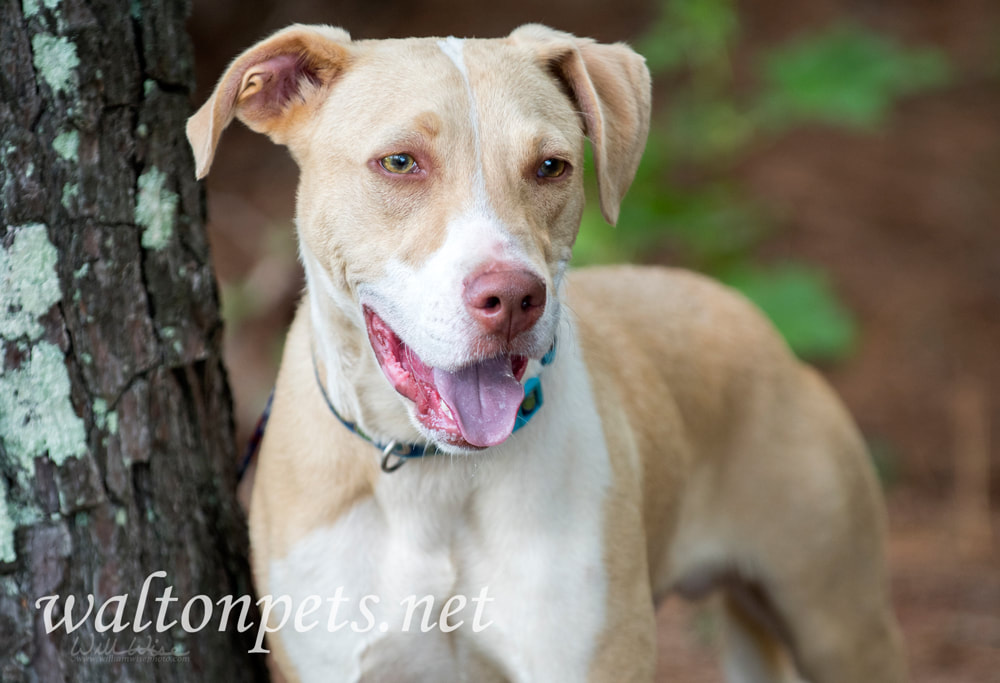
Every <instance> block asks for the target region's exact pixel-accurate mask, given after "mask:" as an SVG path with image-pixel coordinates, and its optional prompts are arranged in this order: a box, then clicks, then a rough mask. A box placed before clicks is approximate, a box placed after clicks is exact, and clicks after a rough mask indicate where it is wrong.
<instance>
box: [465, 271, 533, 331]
mask: <svg viewBox="0 0 1000 683" xmlns="http://www.w3.org/2000/svg"><path fill="white" fill-rule="evenodd" d="M465 307H466V308H467V309H468V310H469V313H470V314H471V315H472V317H473V318H475V319H476V321H477V322H478V323H479V324H480V325H481V326H482V328H483V331H484V332H486V333H487V334H493V335H497V336H500V337H503V338H505V339H506V340H507V341H511V340H513V339H514V337H516V336H517V335H519V334H521V333H522V332H524V331H525V330H527V329H529V328H530V327H531V326H532V325H534V324H535V323H536V322H537V321H538V319H539V318H540V317H541V316H542V311H544V310H545V283H544V282H543V281H542V280H541V278H539V277H538V276H537V275H534V274H532V273H529V272H528V271H526V270H493V271H488V272H485V273H481V274H480V275H476V276H473V278H472V279H471V280H470V281H469V282H468V283H467V284H466V285H465Z"/></svg>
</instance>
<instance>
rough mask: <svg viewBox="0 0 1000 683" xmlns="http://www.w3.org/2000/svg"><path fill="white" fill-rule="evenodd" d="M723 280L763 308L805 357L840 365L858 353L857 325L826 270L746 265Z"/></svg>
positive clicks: (740, 265)
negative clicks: (853, 353)
mask: <svg viewBox="0 0 1000 683" xmlns="http://www.w3.org/2000/svg"><path fill="white" fill-rule="evenodd" d="M720 279H721V280H722V281H723V282H725V283H726V284H727V285H730V286H732V287H735V288H736V289H738V290H740V291H741V292H743V293H744V294H745V295H746V296H747V297H748V298H749V299H750V300H751V301H753V302H754V303H756V304H757V305H758V306H760V308H761V309H763V310H764V311H765V312H766V313H767V314H768V315H769V316H770V317H771V320H772V321H773V322H774V324H775V326H777V328H778V329H779V330H781V332H782V334H784V336H785V339H786V341H787V342H788V344H789V346H791V347H792V348H793V349H795V350H796V351H797V352H798V353H799V354H800V355H802V356H806V357H809V358H827V359H831V360H838V359H840V358H842V357H844V356H846V355H848V354H849V353H850V352H851V350H852V349H853V346H854V340H855V336H856V334H855V324H854V319H853V318H852V317H851V315H850V313H849V312H848V311H847V309H846V308H845V307H844V306H843V304H841V302H840V301H839V300H838V299H837V295H836V294H835V293H834V291H833V289H832V288H831V287H830V283H829V282H828V281H827V278H826V277H825V275H824V273H823V272H822V271H821V270H819V269H817V268H814V267H810V266H807V265H804V264H800V263H789V264H785V265H780V266H772V267H762V266H759V265H755V264H751V263H741V264H739V265H738V266H736V267H734V268H732V269H730V270H728V271H726V272H724V273H721V274H720Z"/></svg>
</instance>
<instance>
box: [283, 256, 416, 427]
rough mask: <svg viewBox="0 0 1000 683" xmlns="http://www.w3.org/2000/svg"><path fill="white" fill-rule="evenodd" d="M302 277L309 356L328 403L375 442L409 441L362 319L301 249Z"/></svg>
mask: <svg viewBox="0 0 1000 683" xmlns="http://www.w3.org/2000/svg"><path fill="white" fill-rule="evenodd" d="M301 257H302V263H303V266H304V268H305V274H306V294H305V296H306V300H307V302H306V303H307V306H308V310H309V328H310V333H309V337H310V345H311V349H310V352H311V353H312V354H313V360H312V361H311V362H315V363H316V366H317V368H318V373H317V375H318V376H319V378H320V381H322V382H323V384H324V388H325V390H326V394H327V396H328V397H329V399H330V403H331V404H332V405H333V407H334V409H335V410H336V411H337V413H339V415H340V416H341V417H342V418H343V419H344V420H347V421H349V422H353V423H355V424H356V425H357V426H358V428H360V429H361V430H362V431H363V432H364V433H365V434H368V435H370V436H371V437H372V439H374V440H375V441H377V442H382V443H388V442H389V441H392V440H396V441H399V442H413V441H419V440H420V434H419V433H418V432H417V430H416V428H415V427H414V426H413V424H412V423H411V422H410V419H409V416H408V415H407V412H406V409H405V407H404V406H403V404H402V403H401V401H400V400H399V397H398V396H397V395H396V392H395V391H394V390H393V389H392V387H391V386H390V385H389V383H388V382H386V380H385V378H384V377H383V376H382V370H381V369H380V368H379V366H378V363H377V362H376V360H375V357H374V355H373V354H372V352H371V349H370V346H369V343H368V337H367V332H366V331H365V324H364V319H363V318H362V315H361V312H360V310H356V309H357V306H356V305H354V302H353V299H352V298H351V297H350V296H349V295H348V293H347V292H345V291H343V290H342V289H340V288H338V287H336V286H335V284H334V283H333V281H332V280H331V279H330V276H329V275H328V274H327V273H326V271H325V270H323V268H322V266H321V265H320V264H319V263H318V262H317V261H316V259H315V258H314V257H313V256H312V255H311V254H309V253H308V250H307V249H302V250H301Z"/></svg>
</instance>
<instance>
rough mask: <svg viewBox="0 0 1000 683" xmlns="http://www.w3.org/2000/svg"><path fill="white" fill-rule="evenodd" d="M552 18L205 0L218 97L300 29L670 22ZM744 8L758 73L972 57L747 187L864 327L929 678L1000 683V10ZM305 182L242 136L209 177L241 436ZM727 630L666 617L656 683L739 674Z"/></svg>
mask: <svg viewBox="0 0 1000 683" xmlns="http://www.w3.org/2000/svg"><path fill="white" fill-rule="evenodd" d="M537 5H538V4H537V3H531V2H527V1H522V0H512V1H511V2H508V3H503V5H502V6H499V5H497V6H491V7H487V8H485V9H481V8H476V9H472V6H471V5H469V6H468V9H465V10H462V11H459V12H456V11H455V10H454V6H452V5H449V4H448V3H444V2H408V3H402V2H389V1H387V2H383V3H378V4H377V5H375V4H373V3H362V2H360V0H357V1H355V2H346V3H338V6H337V9H336V11H333V10H330V9H324V8H323V6H321V5H319V4H317V3H315V2H310V1H309V0H295V1H293V2H286V3H277V4H274V3H271V2H269V1H267V0H253V1H252V2H250V3H242V4H239V3H235V2H234V1H226V2H217V3H200V6H199V3H196V7H195V15H194V17H193V18H192V22H191V28H192V31H193V35H194V38H195V47H196V54H197V58H198V63H199V72H198V77H199V82H200V89H199V102H200V101H202V100H203V99H204V97H205V96H207V93H208V90H209V88H210V85H211V83H212V82H214V80H215V79H216V78H217V77H218V75H219V73H220V72H221V70H222V69H223V68H224V66H225V63H226V62H227V61H228V60H229V59H231V58H232V57H233V56H234V55H235V54H236V52H237V51H238V50H239V49H241V48H242V47H245V46H246V45H248V44H249V43H251V42H252V41H253V40H255V39H256V38H258V37H260V36H261V35H263V34H265V33H266V32H268V31H270V30H272V29H274V28H277V27H280V26H282V25H284V24H286V23H288V22H290V21H293V20H295V21H322V22H328V23H333V24H340V25H344V26H346V27H348V28H350V29H351V30H352V32H353V33H355V34H356V35H362V36H371V37H385V36H399V35H409V34H439V35H441V34H445V35H446V34H448V33H454V34H456V35H470V34H479V35H497V34H500V33H504V32H506V31H509V30H510V28H512V27H513V26H516V25H517V24H519V23H522V22H523V21H529V20H534V21H539V20H541V21H545V22H548V23H550V24H552V25H556V26H559V27H561V28H564V29H567V30H570V31H574V32H577V33H581V34H590V35H593V36H595V37H597V38H600V39H603V40H617V39H627V38H628V37H630V36H634V35H636V34H637V33H638V31H639V30H641V28H642V27H643V26H644V25H645V24H646V23H647V22H648V21H649V19H650V17H652V16H653V9H652V7H651V5H650V3H649V2H645V1H640V0H620V1H619V2H616V3H601V2H595V1H593V0H590V1H584V2H578V3H574V2H570V0H554V1H553V2H551V3H546V5H545V7H544V9H542V10H539V8H538V6H537ZM740 5H741V9H742V19H743V22H744V29H745V32H746V40H745V41H744V44H743V45H741V48H740V55H739V56H740V58H750V57H752V55H753V54H754V53H755V51H757V50H759V49H760V47H761V46H762V45H766V44H770V43H772V42H773V41H775V40H779V39H782V38H785V37H787V36H789V35H792V34H793V33H795V32H796V31H798V30H801V29H803V28H809V27H821V26H824V25H827V24H828V23H830V22H832V21H840V20H843V19H845V18H849V19H851V20H853V21H858V22H863V23H865V24H867V25H870V26H873V27H875V28H877V29H881V30H884V31H888V32H890V33H892V34H894V35H896V36H897V37H899V38H900V39H901V40H903V41H904V42H907V43H916V44H933V45H937V46H939V47H941V48H943V49H944V50H946V52H947V54H948V55H949V56H950V57H951V59H952V61H953V64H954V71H955V73H954V76H953V81H954V82H953V84H952V85H950V86H948V87H947V88H946V89H945V90H943V91H941V92H937V93H932V94H927V95H923V96H919V97H915V98H912V99H909V100H907V101H906V102H904V103H903V104H902V105H901V106H900V107H899V109H898V110H897V111H896V112H895V113H894V114H893V116H892V118H891V120H890V121H889V123H888V125H887V126H886V127H885V129H884V130H882V131H880V132H878V133H874V134H860V133H846V132H843V131H836V130H832V129H828V128H810V129H804V130H800V131H797V132H795V133H794V134H792V135H788V136H786V137H784V138H782V139H780V140H777V141H773V142H770V143H769V144H767V145H766V146H762V147H761V148H760V149H758V150H757V151H756V152H755V153H754V154H753V155H752V156H751V158H749V159H747V160H746V161H745V162H743V163H742V164H741V165H740V167H739V168H738V175H739V178H740V179H741V180H742V182H743V183H744V186H745V187H746V188H747V189H748V191H749V192H750V193H751V194H752V195H753V196H754V197H756V198H757V199H759V200H760V201H761V202H762V203H764V204H765V205H766V206H768V207H770V208H771V210H772V211H773V212H774V213H775V215H776V216H778V218H779V221H780V223H781V226H782V230H780V231H779V232H778V233H777V234H776V235H775V236H774V237H773V238H772V239H770V240H769V241H768V242H767V243H766V244H764V245H763V246H762V247H761V257H762V258H764V259H766V260H771V261H780V260H782V259H786V258H795V259H804V260H807V261H810V262H813V263H817V264H820V265H822V266H824V267H825V268H826V269H827V270H828V272H829V274H830V278H831V281H832V283H833V284H834V286H835V288H836V290H837V291H838V292H839V293H840V294H841V295H842V296H843V297H844V299H845V300H846V302H847V303H848V305H849V306H850V308H851V309H852V310H853V311H854V312H855V313H856V314H857V316H858V320H859V322H860V325H861V330H862V332H861V342H860V345H859V348H858V350H857V353H856V355H855V356H854V357H853V358H852V359H851V360H850V361H849V362H847V363H845V364H843V365H839V366H836V367H828V368H822V369H823V370H824V372H825V373H826V374H827V376H828V377H829V378H830V379H831V381H832V382H833V383H834V385H835V386H836V388H837V389H838V391H839V392H840V393H841V395H842V396H843V397H844V399H845V401H846V403H847V404H848V406H849V407H850V409H851V411H852V413H853V414H854V415H855V417H856V418H857V420H858V422H859V424H860V426H861V428H862V430H863V432H864V433H865V436H866V437H867V438H868V440H869V442H870V443H871V444H872V445H873V449H874V450H875V451H876V452H877V455H878V456H879V458H880V461H881V462H882V463H883V465H884V467H886V468H887V471H889V472H890V475H891V476H890V484H889V490H888V504H889V512H890V526H891V541H890V548H889V556H890V564H891V573H892V589H893V596H894V600H895V604H896V607H897V610H898V614H899V617H900V619H901V621H902V624H903V629H904V631H905V635H906V638H907V643H908V648H909V656H910V663H911V667H912V674H913V680H914V681H915V682H917V683H1000V503H998V502H997V501H1000V445H998V444H1000V437H998V436H997V434H1000V430H997V429H995V428H994V429H993V434H992V435H991V434H990V427H991V426H995V425H998V424H1000V395H998V394H997V391H996V388H997V387H998V386H1000V357H998V351H1000V3H997V2H996V0H953V1H950V2H940V1H939V0H877V1H872V0H814V1H813V2H809V3H794V2H792V1H791V0H745V1H744V2H741V4H740ZM372 6H375V7H377V9H374V10H373V9H371V7H372ZM237 8H239V9H237ZM295 179H296V171H295V168H294V165H293V164H292V162H291V161H290V160H289V158H288V156H287V154H285V153H284V151H283V150H280V149H277V148H274V147H272V146H271V145H270V143H269V142H267V141H266V140H265V139H263V138H261V137H258V136H255V135H253V134H251V133H248V132H247V131H246V130H242V129H240V128H238V127H237V128H234V129H233V130H231V131H229V132H227V134H226V137H225V138H224V140H223V144H222V146H221V148H220V152H219V156H218V157H217V160H216V165H215V167H214V168H213V173H212V175H211V176H210V177H209V181H208V188H209V194H208V200H209V218H210V221H211V222H210V230H211V238H212V243H213V250H214V255H215V260H216V266H217V269H218V273H219V275H220V279H221V281H222V285H223V290H224V295H225V296H224V304H225V307H226V312H227V314H228V315H230V316H231V317H230V319H238V320H239V323H238V324H236V325H232V326H231V327H230V329H229V331H228V334H227V339H226V354H227V359H228V362H229V366H230V371H231V382H232V385H233V389H234V394H235V399H236V403H237V411H238V428H239V431H240V434H241V435H242V438H245V436H246V435H247V434H248V433H249V430H250V429H251V427H252V424H253V422H254V421H255V419H256V415H257V413H258V411H259V410H260V408H261V406H262V405H263V403H264V400H265V399H266V396H267V393H268V391H269V390H270V386H271V384H272V382H273V376H274V372H275V368H276V362H277V358H278V352H279V349H280V339H281V336H282V334H283V330H284V327H285V326H286V325H287V323H288V321H289V318H290V315H291V311H292V307H293V305H294V301H295V299H296V297H297V295H298V292H299V290H300V288H301V273H300V272H299V269H298V266H297V263H296V260H295V245H294V238H293V235H292V223H291V218H290V217H291V215H292V211H293V198H294V185H295ZM982 453H985V454H986V456H987V462H990V463H991V464H992V465H991V466H992V474H984V473H983V472H982V471H981V470H980V471H979V472H978V473H977V474H976V475H975V476H973V477H971V478H967V479H968V481H967V482H966V484H965V486H966V488H965V489H961V490H960V493H956V487H957V486H958V485H959V484H958V482H959V479H960V478H958V477H956V472H958V471H960V469H961V467H960V464H961V463H962V462H965V460H967V459H968V458H972V459H973V460H975V459H976V458H979V459H980V460H981V459H982V458H981V455H979V454H982ZM963 458H965V460H963ZM991 480H992V489H991V488H990V486H989V482H990V481H991ZM970 491H971V493H972V494H975V495H979V496H980V497H983V496H984V495H985V494H987V493H992V499H993V501H994V502H993V505H992V513H984V512H983V511H982V510H983V508H982V507H980V508H979V510H980V511H979V512H978V513H977V512H976V511H975V510H973V511H972V513H971V514H972V516H973V521H972V522H971V523H970V522H969V521H968V518H967V515H968V514H970V513H969V510H968V506H967V505H965V506H963V505H961V504H956V500H959V501H966V500H967V498H968V497H969V495H968V494H969V493H970ZM963 515H966V516H963ZM970 524H971V526H970ZM970 529H971V531H970ZM970 534H971V536H970ZM970 539H971V540H970ZM712 624H713V622H712V618H711V615H710V613H709V612H706V611H705V610H704V609H702V608H699V607H697V606H689V605H685V604H683V603H680V602H679V601H676V600H675V601H670V602H668V603H667V604H666V605H664V607H663V609H661V611H660V614H659V625H660V667H659V676H658V681H663V682H666V681H684V682H687V683H702V682H705V683H707V682H716V681H720V680H721V678H720V675H719V672H718V667H717V666H716V664H715V662H714V653H713V648H714V647H715V641H716V639H715V637H714V631H713V625H712Z"/></svg>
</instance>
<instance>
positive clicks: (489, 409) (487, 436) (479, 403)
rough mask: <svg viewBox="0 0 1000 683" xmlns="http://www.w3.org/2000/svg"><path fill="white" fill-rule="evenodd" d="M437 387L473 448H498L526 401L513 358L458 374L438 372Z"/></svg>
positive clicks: (487, 361)
mask: <svg viewBox="0 0 1000 683" xmlns="http://www.w3.org/2000/svg"><path fill="white" fill-rule="evenodd" d="M434 384H435V385H436V386H437V390H438V393H439V394H441V398H443V399H444V401H445V403H447V404H448V407H450V408H451V409H452V410H453V411H454V412H455V417H456V421H457V422H458V428H459V429H461V430H462V438H464V439H465V440H466V441H468V442H469V443H471V444H472V445H473V446H480V447H483V448H485V447H486V446H496V445H497V444H499V443H503V441H504V440H506V438H507V437H508V436H510V433H511V431H512V430H513V429H514V420H515V419H516V418H517V409H518V408H519V407H520V406H521V401H522V400H523V399H524V389H523V388H522V387H521V383H520V382H518V381H517V380H516V379H514V372H513V370H511V366H510V358H502V357H501V358H492V359H490V360H484V361H481V362H479V363H476V364H474V365H470V366H468V367H464V368H462V369H461V370H459V371H458V372H448V371H446V370H440V369H438V368H434Z"/></svg>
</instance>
